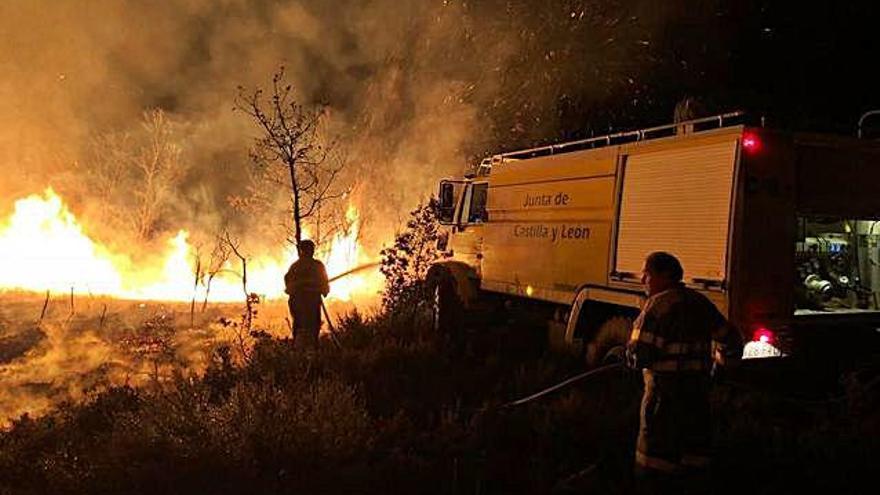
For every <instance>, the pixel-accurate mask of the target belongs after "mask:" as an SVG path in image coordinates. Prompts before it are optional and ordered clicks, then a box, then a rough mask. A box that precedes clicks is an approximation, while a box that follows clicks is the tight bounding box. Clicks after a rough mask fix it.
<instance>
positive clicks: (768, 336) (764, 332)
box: [752, 327, 776, 344]
mask: <svg viewBox="0 0 880 495" xmlns="http://www.w3.org/2000/svg"><path fill="white" fill-rule="evenodd" d="M775 337H776V336H775V335H773V331H772V330H769V329H767V328H765V327H761V328H759V329H757V330H755V333H754V335H753V336H752V340H753V341H755V342H761V343H762V344H772V343H773V341H774V340H776V338H775Z"/></svg>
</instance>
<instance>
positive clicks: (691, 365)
mask: <svg viewBox="0 0 880 495" xmlns="http://www.w3.org/2000/svg"><path fill="white" fill-rule="evenodd" d="M731 333H733V332H731V330H730V328H729V325H728V324H727V320H726V319H725V318H724V316H723V315H722V314H721V313H720V312H719V311H718V309H717V308H716V307H715V305H714V304H712V302H711V301H709V299H707V298H706V297H705V296H704V295H702V294H700V293H699V292H697V291H695V290H692V289H688V288H687V287H685V286H684V285H683V284H679V285H677V286H675V287H673V288H671V289H668V290H665V291H663V292H661V293H659V294H655V295H654V296H652V297H650V298H649V299H648V301H647V302H646V303H645V307H644V308H643V309H642V312H641V314H640V315H639V317H638V318H637V319H636V321H635V323H634V324H633V330H632V334H631V336H630V342H629V344H628V346H627V355H628V361H629V364H630V366H632V367H634V368H637V369H642V368H644V369H650V370H653V371H657V372H679V371H708V370H709V369H710V367H711V365H712V351H713V350H714V349H717V348H723V347H725V346H727V345H728V341H729V340H730V338H729V337H730V334H731Z"/></svg>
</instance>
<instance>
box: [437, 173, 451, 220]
mask: <svg viewBox="0 0 880 495" xmlns="http://www.w3.org/2000/svg"><path fill="white" fill-rule="evenodd" d="M437 218H438V219H439V220H440V223H441V224H443V225H449V224H451V223H452V222H453V221H454V220H455V184H453V183H452V182H445V181H444V182H441V183H440V195H439V197H438V199H437Z"/></svg>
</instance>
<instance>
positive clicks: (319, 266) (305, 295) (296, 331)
mask: <svg viewBox="0 0 880 495" xmlns="http://www.w3.org/2000/svg"><path fill="white" fill-rule="evenodd" d="M297 252H298V253H299V259H297V260H296V261H295V262H294V263H293V264H292V265H290V269H289V270H287V274H285V275H284V286H285V292H287V294H288V295H289V296H290V298H289V299H288V300H287V305H288V307H289V308H290V316H291V318H292V319H293V338H294V342H295V343H299V342H300V341H303V342H305V343H306V345H309V346H312V347H314V346H316V345H317V343H318V332H319V331H320V329H321V305H322V304H323V303H322V301H321V298H322V297H324V296H326V295H327V293H329V292H330V282H329V281H328V280H327V270H326V269H325V268H324V264H323V263H321V262H320V261H318V260H316V259H315V258H314V256H315V243H314V242H312V241H310V240H304V241H300V242H299V244H298V245H297Z"/></svg>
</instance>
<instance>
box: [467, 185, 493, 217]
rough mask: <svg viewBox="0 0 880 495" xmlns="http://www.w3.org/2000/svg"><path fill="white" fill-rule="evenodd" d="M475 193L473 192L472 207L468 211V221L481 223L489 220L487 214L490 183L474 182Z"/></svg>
mask: <svg viewBox="0 0 880 495" xmlns="http://www.w3.org/2000/svg"><path fill="white" fill-rule="evenodd" d="M473 187H474V190H473V193H471V208H470V213H468V223H480V222H485V221H486V220H488V215H487V214H486V198H487V193H488V192H489V184H486V183H482V184H474V186H473Z"/></svg>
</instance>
